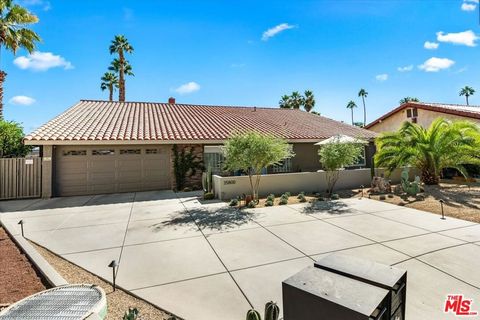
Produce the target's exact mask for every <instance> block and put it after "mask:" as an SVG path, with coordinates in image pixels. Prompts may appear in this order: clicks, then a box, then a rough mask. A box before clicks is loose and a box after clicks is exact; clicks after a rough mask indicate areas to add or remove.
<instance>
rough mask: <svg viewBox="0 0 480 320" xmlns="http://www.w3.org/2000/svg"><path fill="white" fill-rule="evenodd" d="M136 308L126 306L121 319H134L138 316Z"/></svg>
mask: <svg viewBox="0 0 480 320" xmlns="http://www.w3.org/2000/svg"><path fill="white" fill-rule="evenodd" d="M138 314H139V312H138V309H137V308H128V312H125V314H124V315H123V320H135V319H137V317H138Z"/></svg>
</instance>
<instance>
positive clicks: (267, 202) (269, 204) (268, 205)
mask: <svg viewBox="0 0 480 320" xmlns="http://www.w3.org/2000/svg"><path fill="white" fill-rule="evenodd" d="M271 206H273V201H272V200H267V201H265V207H271Z"/></svg>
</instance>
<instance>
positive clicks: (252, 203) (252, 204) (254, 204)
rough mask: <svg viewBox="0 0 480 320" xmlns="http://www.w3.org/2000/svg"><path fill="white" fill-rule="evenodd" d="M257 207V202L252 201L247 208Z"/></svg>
mask: <svg viewBox="0 0 480 320" xmlns="http://www.w3.org/2000/svg"><path fill="white" fill-rule="evenodd" d="M255 206H256V203H255V201H250V202H249V203H248V204H247V208H255Z"/></svg>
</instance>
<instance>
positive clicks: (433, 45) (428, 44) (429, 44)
mask: <svg viewBox="0 0 480 320" xmlns="http://www.w3.org/2000/svg"><path fill="white" fill-rule="evenodd" d="M438 46H439V44H438V43H436V42H430V41H425V43H424V44H423V47H424V48H425V49H429V50H435V49H437V48H438Z"/></svg>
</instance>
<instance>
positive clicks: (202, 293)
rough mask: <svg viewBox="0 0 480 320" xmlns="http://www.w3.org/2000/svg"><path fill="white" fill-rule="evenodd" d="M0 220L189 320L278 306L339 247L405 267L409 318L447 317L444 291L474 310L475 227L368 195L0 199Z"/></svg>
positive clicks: (479, 284) (479, 289) (478, 261)
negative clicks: (114, 270) (290, 201)
mask: <svg viewBox="0 0 480 320" xmlns="http://www.w3.org/2000/svg"><path fill="white" fill-rule="evenodd" d="M1 211H3V212H4V213H2V214H0V218H1V221H2V223H4V224H5V226H6V227H7V228H9V229H10V230H13V231H14V232H15V233H20V229H19V226H18V225H17V222H18V221H19V220H20V219H23V220H24V221H25V222H26V224H25V236H26V237H27V238H29V239H31V240H32V241H34V242H36V243H38V244H40V245H42V246H45V247H46V248H48V249H50V250H52V251H54V252H55V253H57V254H59V255H61V256H62V257H64V258H65V259H67V260H69V261H71V262H73V263H75V264H77V265H80V266H82V267H83V268H85V269H87V270H89V271H91V272H93V273H95V274H97V275H99V276H101V277H104V278H106V279H110V278H111V270H110V269H109V268H108V267H107V265H108V263H109V262H110V261H111V260H113V259H116V260H117V261H119V263H120V266H119V269H118V278H117V283H118V284H119V285H120V286H121V287H123V288H125V289H127V290H130V291H132V292H133V293H135V294H136V295H138V296H140V297H142V298H144V299H146V300H148V301H150V302H152V303H154V304H156V305H158V306H159V307H161V308H164V309H166V310H169V311H171V312H173V313H175V314H178V315H179V316H182V317H184V318H186V319H201V320H202V319H222V320H226V319H232V320H233V319H243V318H244V317H245V313H246V311H247V310H248V309H250V308H251V306H254V307H255V308H257V309H260V310H262V309H263V305H264V304H265V302H267V301H270V300H276V301H277V302H279V303H280V304H281V301H282V298H281V282H282V281H283V280H284V279H286V278H288V277H289V276H291V275H293V274H294V273H296V272H297V271H299V270H301V269H303V268H304V267H306V266H308V265H311V264H312V263H313V261H315V260H317V259H318V258H320V257H322V256H323V255H326V254H328V253H331V252H336V251H342V252H344V253H348V254H352V255H355V256H359V257H364V258H368V259H372V260H375V261H378V262H381V263H385V264H389V265H396V266H398V267H400V268H404V269H407V270H408V289H407V319H409V320H416V319H418V320H424V319H457V318H456V317H455V316H453V315H452V314H444V313H443V308H444V302H445V297H446V295H447V294H454V293H461V294H463V295H464V296H465V297H466V298H470V299H474V305H473V307H474V310H478V311H480V272H479V271H478V270H480V258H479V257H480V225H478V224H474V223H471V222H467V221H463V220H456V219H452V218H447V220H441V219H440V218H439V216H437V215H434V214H430V213H426V212H422V211H418V210H413V209H408V208H402V207H398V206H394V205H390V204H386V203H382V202H378V201H374V200H369V199H361V200H360V199H347V200H340V201H333V202H318V203H317V204H316V205H303V204H302V205H287V206H281V207H270V208H261V209H251V210H245V211H242V212H239V211H237V210H235V209H232V208H229V207H227V206H226V205H225V204H224V203H215V202H210V203H203V204H202V203H200V202H199V201H198V200H197V197H196V194H195V193H179V194H174V193H172V192H143V193H125V194H114V195H103V196H89V197H70V198H55V199H49V200H25V201H9V202H0V212H1Z"/></svg>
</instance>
